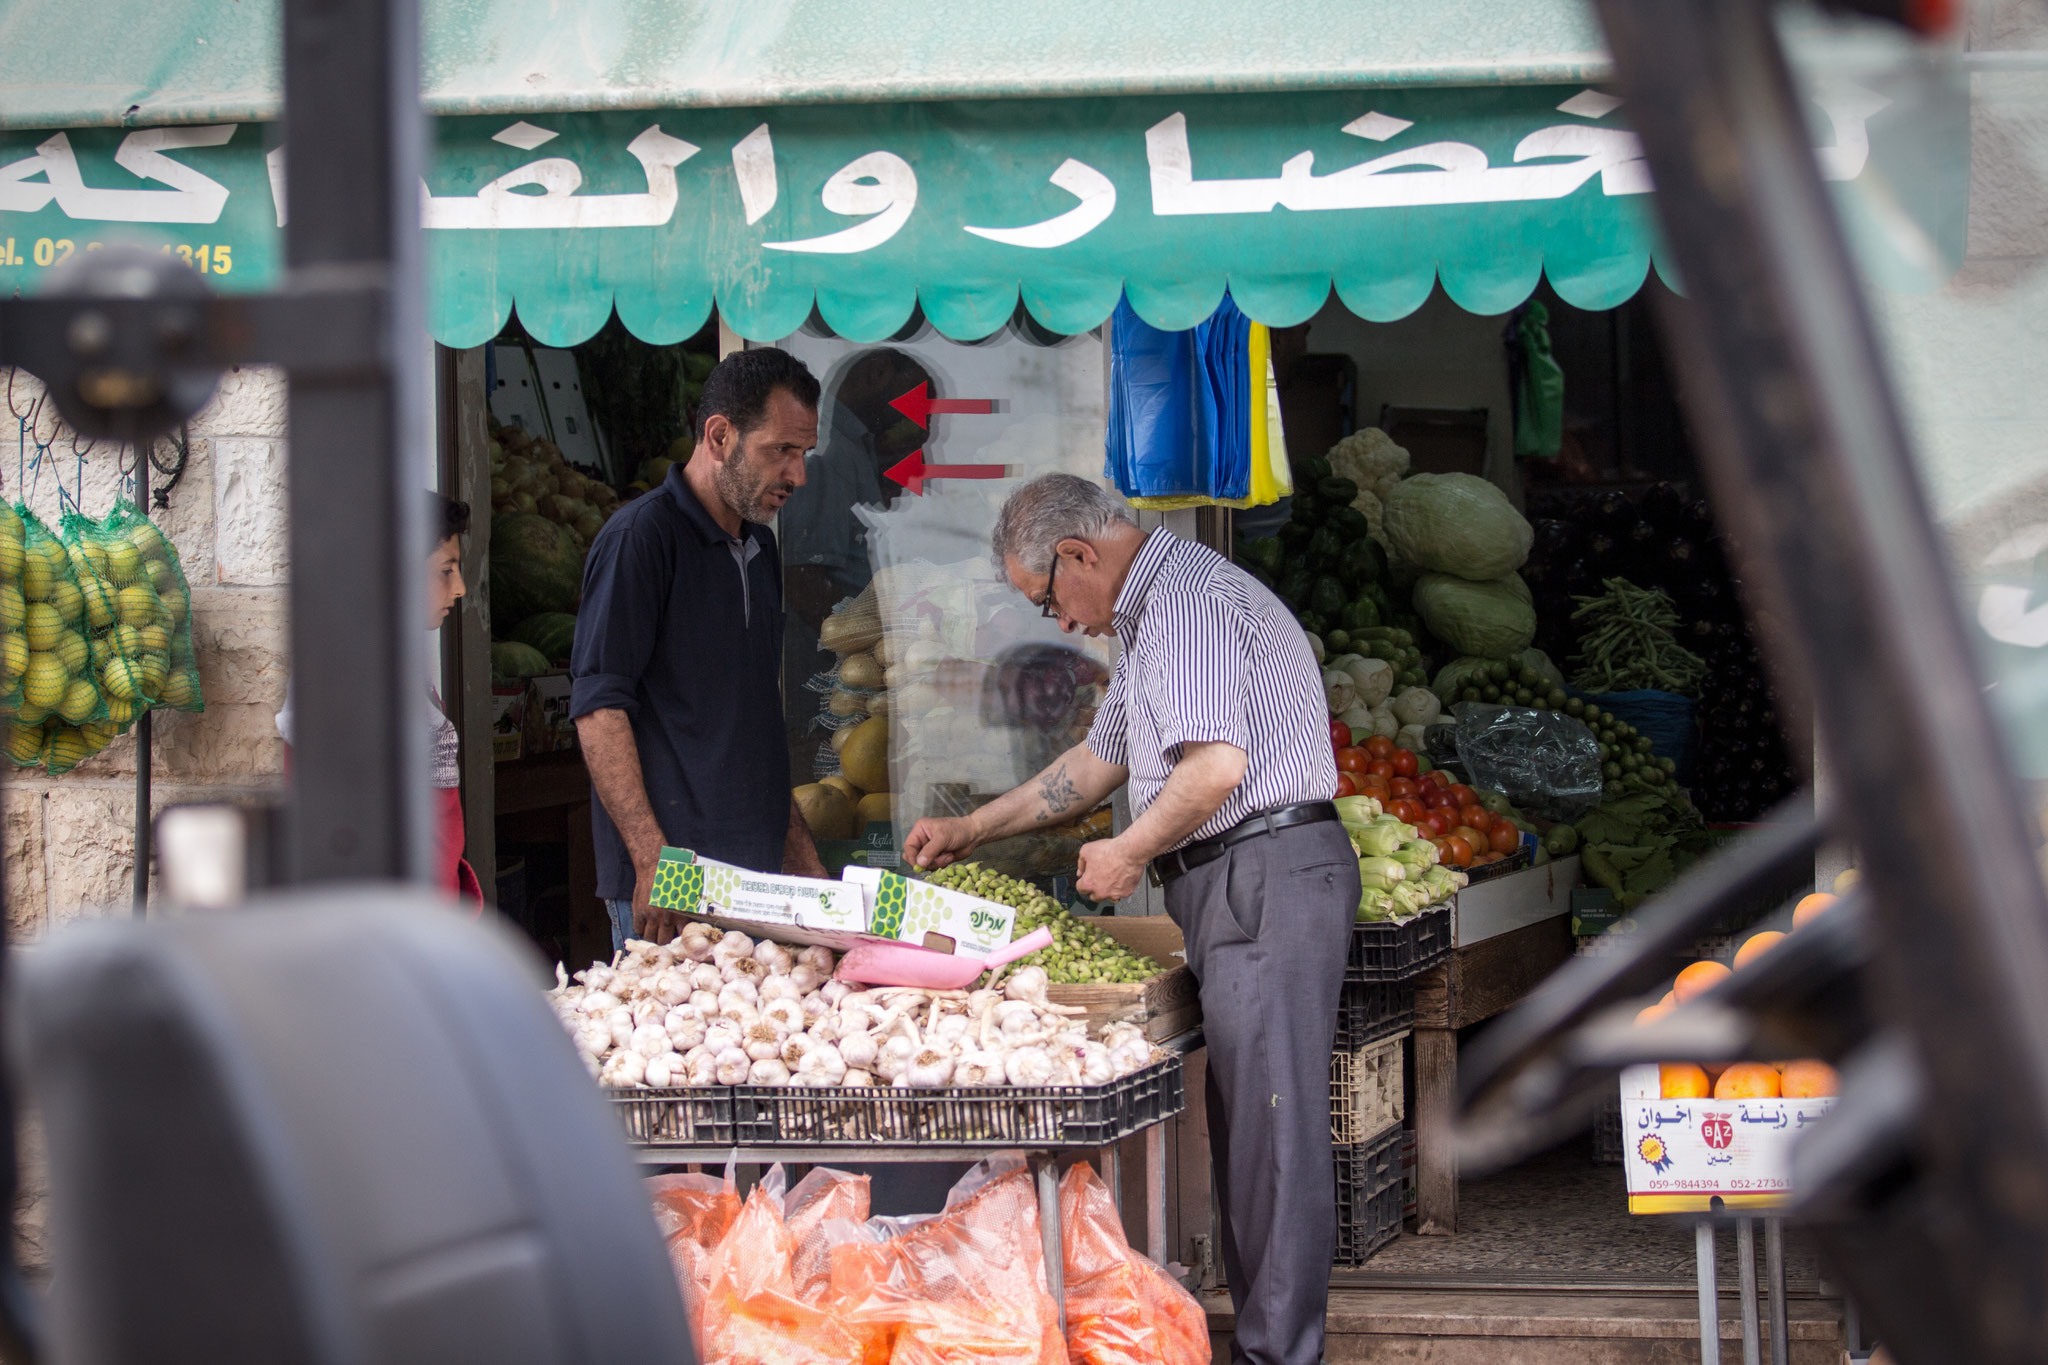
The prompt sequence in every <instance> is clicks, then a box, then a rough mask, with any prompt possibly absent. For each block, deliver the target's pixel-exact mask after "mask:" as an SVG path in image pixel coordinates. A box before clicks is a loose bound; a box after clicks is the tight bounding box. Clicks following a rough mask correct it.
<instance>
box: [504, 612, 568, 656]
mask: <svg viewBox="0 0 2048 1365" xmlns="http://www.w3.org/2000/svg"><path fill="white" fill-rule="evenodd" d="M505 638H506V639H508V640H511V641H513V642H514V643H515V644H522V645H532V646H533V647H534V648H535V649H537V650H539V651H540V652H541V655H542V656H543V657H544V658H547V659H551V660H565V659H567V658H568V657H569V651H570V650H571V649H573V648H574V647H575V645H576V617H575V614H574V613H572V612H566V611H543V612H539V613H536V614H535V615H532V616H529V617H527V618H526V619H525V620H524V621H521V622H520V623H519V624H518V625H516V626H514V627H513V628H512V630H511V633H510V634H508V635H506V637H505Z"/></svg>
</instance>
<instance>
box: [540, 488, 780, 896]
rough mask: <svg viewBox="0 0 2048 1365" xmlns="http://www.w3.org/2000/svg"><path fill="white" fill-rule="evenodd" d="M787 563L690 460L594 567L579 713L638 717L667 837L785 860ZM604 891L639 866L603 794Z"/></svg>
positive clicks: (593, 814) (732, 855)
mask: <svg viewBox="0 0 2048 1365" xmlns="http://www.w3.org/2000/svg"><path fill="white" fill-rule="evenodd" d="M781 660H782V569H781V565H780V563H779V562H778V560H777V558H776V554H775V536H774V533H773V532H771V531H770V530H769V529H768V528H767V527H765V526H759V525H756V524H755V523H753V522H745V523H742V525H741V527H740V534H739V535H738V536H737V537H735V536H730V535H727V534H726V532H725V529H724V528H723V527H721V526H720V525H719V524H718V523H717V522H715V521H713V520H712V519H711V513H710V512H708V511H707V510H705V507H704V504H703V503H702V502H700V501H698V499H697V495H696V493H694V492H693V491H691V489H690V486H689V485H688V484H686V483H685V482H683V466H682V465H680V464H676V465H672V466H670V468H669V471H668V477H667V478H666V479H664V480H663V481H662V484H661V486H660V487H659V488H656V489H653V490H651V491H649V492H647V493H644V494H642V495H641V496H640V497H638V498H635V499H634V500H633V501H632V502H629V503H627V504H626V505H625V506H623V507H621V508H620V509H619V510H618V511H617V512H616V513H614V514H613V516H612V518H611V520H609V521H607V522H606V523H605V524H604V529H603V530H601V531H599V532H598V533H597V539H596V540H595V541H593V542H592V543H591V546H590V557H589V559H588V560H586V561H585V563H584V566H583V606H582V608H581V610H579V611H578V612H577V614H576V647H575V651H574V652H573V653H572V655H571V656H570V660H569V671H570V674H571V675H572V677H573V679H574V690H573V692H572V693H571V694H570V710H571V713H572V714H574V715H577V716H584V715H588V714H589V713H590V712H592V711H599V710H603V709H604V708H606V707H617V708H619V709H620V710H623V711H624V712H625V713H626V716H627V718H628V719H629V720H630V721H631V722H632V725H633V741H634V746H635V747H636V748H637V749H638V750H639V751H640V776H641V781H642V782H643V783H644V784H645V785H646V788H647V800H648V803H649V804H650V805H651V806H652V807H653V808H654V818H655V821H656V823H658V824H659V825H660V826H661V830H662V834H663V836H664V838H665V839H666V840H667V842H668V843H670V844H672V845H674V846H676V847H678V848H689V849H695V850H696V851H697V852H699V853H702V854H705V855H706V856H708V857H712V858H717V859H719V860H720V861H721V862H728V863H735V864H737V865H739V866H741V867H751V868H754V869H756V870H759V871H764V872H779V871H781V869H782V850H783V842H784V840H785V838H786V837H787V835H788V832H789V752H788V750H787V748H786V747H785V746H784V741H783V734H782V693H781V685H780V676H779V669H780V667H781ZM590 822H591V827H592V829H593V830H594V832H595V835H596V842H597V849H596V852H597V894H598V895H600V896H602V897H604V898H606V899H608V900H623V899H626V898H627V897H630V896H631V895H632V894H633V860H632V859H631V857H629V856H628V855H627V853H626V846H625V844H624V842H623V841H622V840H621V839H620V838H619V834H618V831H617V829H615V828H614V827H613V825H612V821H611V817H610V816H609V815H607V814H606V813H605V809H604V803H603V802H602V801H601V800H599V799H598V797H597V795H596V794H595V793H594V792H593V793H592V795H591V799H590Z"/></svg>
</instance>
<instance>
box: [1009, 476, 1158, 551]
mask: <svg viewBox="0 0 2048 1365" xmlns="http://www.w3.org/2000/svg"><path fill="white" fill-rule="evenodd" d="M1118 522H1122V523H1123V524H1124V525H1126V526H1136V525H1137V524H1138V518H1137V517H1136V516H1135V515H1134V514H1133V513H1132V512H1131V509H1130V506H1129V505H1128V504H1127V503H1125V502H1124V500H1123V499H1122V498H1120V497H1118V496H1117V495H1116V494H1115V493H1114V492H1112V491H1110V490H1109V489H1107V488H1104V487H1103V486H1102V485H1101V484H1099V483H1095V482H1092V481H1091V480H1088V479H1084V478H1081V477H1079V476H1078V475H1074V474H1041V475H1040V476H1039V477H1037V478H1035V479H1033V480H1032V481H1031V482H1030V483H1027V484H1025V485H1024V486H1023V487H1022V488H1020V489H1018V490H1017V491H1016V492H1014V493H1012V494H1010V496H1009V498H1008V499H1007V500H1006V501H1005V502H1004V503H1003V510H1002V512H1001V514H1000V515H998V516H997V517H996V529H995V531H994V532H993V533H992V534H991V535H990V536H989V546H990V548H991V549H992V550H994V551H995V560H996V565H997V567H998V568H1006V567H1007V566H1008V563H1009V561H1010V560H1012V559H1014V560H1016V561H1017V563H1018V565H1019V566H1020V567H1021V568H1022V569H1023V570H1024V572H1025V573H1028V574H1041V573H1045V572H1046V571H1048V570H1049V569H1051V568H1052V555H1053V547H1054V546H1056V545H1058V544H1059V543H1060V542H1061V541H1063V540H1096V539H1099V538H1100V537H1101V536H1102V535H1103V533H1104V532H1106V531H1108V530H1109V528H1110V527H1112V526H1114V525H1116V524H1117V523H1118Z"/></svg>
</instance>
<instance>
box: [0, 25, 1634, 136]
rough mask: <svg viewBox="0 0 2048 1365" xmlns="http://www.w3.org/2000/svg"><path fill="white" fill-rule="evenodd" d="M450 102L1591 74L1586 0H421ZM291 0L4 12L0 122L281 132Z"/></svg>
mask: <svg viewBox="0 0 2048 1365" xmlns="http://www.w3.org/2000/svg"><path fill="white" fill-rule="evenodd" d="M420 8H421V15H420V20H421V92H422V94H423V96H424V98H425V101H426V106H427V110H428V112H430V113H433V114H508V113H509V114H529V115H530V114H535V113H549V114H559V113H578V112H584V111H590V110H600V109H696V108H711V107H750V106H760V105H789V104H843V103H848V102H862V103H880V102H888V101H900V100H935V99H1003V98H1048V97H1060V98H1068V97H1074V96H1083V95H1141V94H1142V95H1150V94H1221V93H1244V92H1273V91H1291V90H1342V89H1357V88H1361V87H1367V86H1395V85H1453V84H1466V85H1500V84H1538V83H1568V82H1580V83H1584V82H1588V81H1595V80H1599V79H1602V78H1604V77H1605V75H1606V73H1607V57H1606V50H1605V47H1604V46H1603V44H1602V43H1601V40H1600V29H1599V24H1598V23H1597V22H1596V21H1595V20H1594V18H1593V14H1592V11H1591V8H1590V6H1589V5H1587V4H1586V3H1585V0H1428V3H1426V4H1417V3H1414V0H1293V3H1290V4H1288V5H1285V6H1281V7H1278V8H1269V9H1266V10H1260V11H1254V10H1248V9H1246V8H1245V7H1244V6H1243V5H1239V4H1234V3H1229V2H1228V0H1116V3H1113V4H1103V3H1100V2H1099V0H1030V2H1029V3H1023V2H1022V0H951V2H950V3H941V4H933V3H931V0H746V3H734V0H601V2H600V0H422V3H421V7H420ZM279 15H280V9H279V6H278V3H277V0H171V2H170V3H157V4H141V5H123V4H82V3H79V0H7V3H6V4H5V5H0V128H84V127H94V126H101V125H115V126H121V125H125V126H130V127H134V126H140V125H145V124H153V123H268V122H273V121H275V120H276V119H277V117H278V116H279V112H280V110H281V108H282V104H281V101H280V99H279V94H278V92H279V90H280V88H281V87H280V83H279V69H280V60H279V56H278V47H279V41H280V33H281V31H282V30H281V22H280V18H279Z"/></svg>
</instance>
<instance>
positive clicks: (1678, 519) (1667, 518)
mask: <svg viewBox="0 0 2048 1365" xmlns="http://www.w3.org/2000/svg"><path fill="white" fill-rule="evenodd" d="M1636 512H1637V514H1638V515H1640V516H1641V517H1643V518H1644V519H1645V520H1646V521H1649V522H1651V523H1653V524H1654V525H1656V526H1657V527H1658V528H1659V529H1660V530H1663V531H1665V532H1667V533H1669V532H1673V531H1677V530H1678V529H1680V528H1681V527H1682V526H1683V525H1684V524H1685V514H1686V501H1685V495H1684V494H1683V493H1681V492H1679V491H1678V487H1677V485H1675V484H1669V483H1653V484H1651V485H1650V487H1649V488H1648V490H1647V491H1645V492H1644V494H1643V496H1642V497H1641V498H1640V499H1639V500H1638V501H1637V502H1636Z"/></svg>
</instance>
